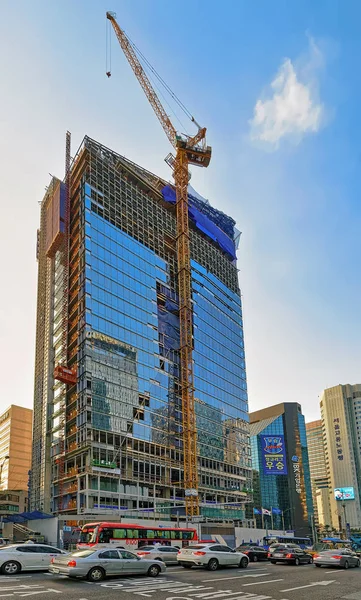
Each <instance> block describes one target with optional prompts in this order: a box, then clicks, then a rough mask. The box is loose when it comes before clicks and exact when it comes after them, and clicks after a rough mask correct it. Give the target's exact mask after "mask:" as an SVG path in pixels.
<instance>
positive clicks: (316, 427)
mask: <svg viewBox="0 0 361 600" xmlns="http://www.w3.org/2000/svg"><path fill="white" fill-rule="evenodd" d="M306 435H307V448H308V459H309V464H310V475H311V487H312V501H313V511H314V516H315V524H316V525H320V526H324V525H330V524H331V513H330V501H329V488H328V478H327V467H326V456H325V445H324V436H323V428H322V420H321V419H319V420H318V421H311V422H310V423H306Z"/></svg>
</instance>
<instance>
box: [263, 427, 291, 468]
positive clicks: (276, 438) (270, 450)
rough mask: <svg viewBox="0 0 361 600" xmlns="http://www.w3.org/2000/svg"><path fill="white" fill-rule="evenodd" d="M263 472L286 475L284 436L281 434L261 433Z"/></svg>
mask: <svg viewBox="0 0 361 600" xmlns="http://www.w3.org/2000/svg"><path fill="white" fill-rule="evenodd" d="M261 447H262V464H263V472H264V473H265V474H266V475H287V464H286V448H285V438H284V436H283V435H261Z"/></svg>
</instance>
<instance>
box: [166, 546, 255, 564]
mask: <svg viewBox="0 0 361 600" xmlns="http://www.w3.org/2000/svg"><path fill="white" fill-rule="evenodd" d="M177 558H178V564H179V565H181V566H182V567H184V568H185V569H191V568H192V567H193V566H199V567H206V569H208V570H209V571H216V570H217V569H218V567H240V568H241V569H246V568H247V567H248V563H249V559H248V556H246V554H243V552H237V551H236V550H232V548H230V547H229V546H224V545H223V544H196V545H194V546H188V548H182V550H179V552H178V556H177Z"/></svg>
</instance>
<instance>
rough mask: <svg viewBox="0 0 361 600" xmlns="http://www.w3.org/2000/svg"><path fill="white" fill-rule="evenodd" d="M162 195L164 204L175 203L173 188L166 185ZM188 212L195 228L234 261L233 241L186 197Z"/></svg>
mask: <svg viewBox="0 0 361 600" xmlns="http://www.w3.org/2000/svg"><path fill="white" fill-rule="evenodd" d="M162 195H163V198H164V200H165V201H166V202H169V203H170V204H175V203H176V193H175V190H174V188H172V186H170V185H166V186H165V187H164V188H163V189H162ZM188 201H189V204H188V212H189V216H190V217H191V219H192V221H193V222H194V223H195V225H196V227H198V229H199V230H200V231H202V232H203V233H204V234H205V235H206V236H208V237H210V238H211V239H212V240H213V241H214V242H216V243H217V244H218V245H219V246H220V248H222V250H224V252H227V254H229V256H231V258H232V259H233V260H235V259H236V249H235V244H234V241H233V240H232V239H231V238H230V237H229V236H228V235H227V234H226V233H224V231H222V229H220V228H219V227H218V226H217V225H216V224H215V223H214V222H213V221H212V220H211V219H210V218H209V217H207V216H206V215H205V214H204V213H203V212H201V211H200V210H198V209H197V208H196V207H195V205H194V203H193V202H192V196H189V195H188Z"/></svg>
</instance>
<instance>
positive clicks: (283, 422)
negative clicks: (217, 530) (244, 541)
mask: <svg viewBox="0 0 361 600" xmlns="http://www.w3.org/2000/svg"><path fill="white" fill-rule="evenodd" d="M249 417H250V435H251V450H252V465H253V482H254V483H253V488H254V506H255V508H256V512H257V511H261V509H262V508H263V509H266V510H268V511H270V512H271V513H272V517H267V516H266V517H265V516H264V517H263V521H264V520H265V519H266V523H265V524H266V525H267V526H268V527H269V528H270V527H271V524H273V526H274V529H286V530H293V531H294V532H295V534H296V535H304V536H306V535H309V534H310V531H311V530H310V527H312V518H313V505H312V491H311V479H310V468H309V461H308V452H307V439H306V426H305V418H304V416H303V414H302V411H301V406H300V405H299V404H297V403H296V402H285V403H283V404H277V405H275V406H270V407H268V408H264V409H262V410H258V411H256V412H253V413H250V415H249ZM257 519H258V521H259V522H257V525H258V526H260V524H261V523H260V521H261V517H260V516H257Z"/></svg>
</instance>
